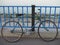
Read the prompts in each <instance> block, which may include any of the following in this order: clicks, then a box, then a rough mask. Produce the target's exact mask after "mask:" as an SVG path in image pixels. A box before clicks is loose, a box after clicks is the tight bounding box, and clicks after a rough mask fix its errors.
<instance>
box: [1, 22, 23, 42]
mask: <svg viewBox="0 0 60 45" xmlns="http://www.w3.org/2000/svg"><path fill="white" fill-rule="evenodd" d="M11 22H14V23H17V24H18V25H19V30H20V28H21V31H22V32H21V35H19V37H18V39H16V40H13V41H10V40H8V39H6V38H5V37H4V34H3V33H4V32H3V31H4V30H3V29H4V27H5V26H6V24H8V23H11ZM13 35H15V34H13ZM22 35H23V28H22V26H21V25H20V24H19V22H16V21H8V22H6V23H5V24H4V25H3V26H2V29H1V36H2V38H3V39H4V40H5V41H7V42H10V43H14V42H18V41H19V40H20V39H21V38H22ZM6 37H8V38H12V36H11V37H9V36H6ZM14 38H15V37H13V39H14ZM16 38H17V35H16Z"/></svg>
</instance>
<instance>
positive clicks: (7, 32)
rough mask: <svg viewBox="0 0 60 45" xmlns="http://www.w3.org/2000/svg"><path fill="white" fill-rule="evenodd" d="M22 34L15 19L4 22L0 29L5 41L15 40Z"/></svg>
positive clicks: (20, 27)
mask: <svg viewBox="0 0 60 45" xmlns="http://www.w3.org/2000/svg"><path fill="white" fill-rule="evenodd" d="M22 35H23V29H22V26H21V25H20V24H19V23H18V22H16V21H8V22H6V23H5V24H4V25H3V26H2V29H1V36H2V38H3V39H4V40H5V41H8V42H11V43H13V42H17V41H19V40H20V39H21V37H22Z"/></svg>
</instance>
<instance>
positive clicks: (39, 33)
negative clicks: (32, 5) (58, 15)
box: [38, 20, 58, 42]
mask: <svg viewBox="0 0 60 45" xmlns="http://www.w3.org/2000/svg"><path fill="white" fill-rule="evenodd" d="M45 22H51V23H52V24H54V26H55V28H56V33H55V36H54V38H53V39H51V40H45V38H44V37H42V36H41V32H39V31H40V29H41V25H42V23H45ZM38 35H39V38H41V39H42V40H43V41H46V42H50V41H54V40H55V39H56V37H57V35H58V27H57V26H56V24H55V22H53V21H51V20H45V21H42V22H41V23H40V24H39V27H38Z"/></svg>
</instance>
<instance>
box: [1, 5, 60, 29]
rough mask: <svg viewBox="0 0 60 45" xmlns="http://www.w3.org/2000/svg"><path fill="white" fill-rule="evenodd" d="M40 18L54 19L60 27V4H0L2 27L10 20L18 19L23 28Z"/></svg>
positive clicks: (30, 25) (28, 26) (29, 26)
mask: <svg viewBox="0 0 60 45" xmlns="http://www.w3.org/2000/svg"><path fill="white" fill-rule="evenodd" d="M38 9H40V10H38ZM39 18H41V20H52V21H54V22H55V23H56V25H57V27H58V28H60V6H34V5H32V6H0V28H1V27H2V25H3V24H4V23H5V22H7V21H10V20H15V21H18V22H19V23H20V24H21V25H22V27H23V28H31V27H32V26H33V25H34V24H35V23H36V22H37V20H38V19H39ZM9 25H10V24H9ZM50 26H51V25H49V26H48V27H50ZM8 27H9V26H8ZM37 27H38V25H37V26H35V28H37Z"/></svg>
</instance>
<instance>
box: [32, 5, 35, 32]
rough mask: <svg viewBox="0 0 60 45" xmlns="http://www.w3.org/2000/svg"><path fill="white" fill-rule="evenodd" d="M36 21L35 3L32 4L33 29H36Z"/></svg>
mask: <svg viewBox="0 0 60 45" xmlns="http://www.w3.org/2000/svg"><path fill="white" fill-rule="evenodd" d="M34 23H35V5H32V31H35V29H34Z"/></svg>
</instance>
